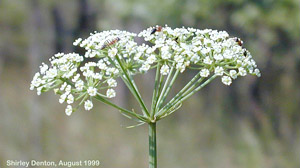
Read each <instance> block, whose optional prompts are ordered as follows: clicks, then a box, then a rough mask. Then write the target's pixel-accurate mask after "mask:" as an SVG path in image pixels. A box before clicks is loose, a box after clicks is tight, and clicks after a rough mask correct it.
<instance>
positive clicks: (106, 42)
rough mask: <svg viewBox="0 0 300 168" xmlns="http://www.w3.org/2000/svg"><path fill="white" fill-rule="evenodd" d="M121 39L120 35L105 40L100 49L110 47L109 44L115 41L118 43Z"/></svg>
mask: <svg viewBox="0 0 300 168" xmlns="http://www.w3.org/2000/svg"><path fill="white" fill-rule="evenodd" d="M120 40H121V39H120V38H119V37H116V38H114V39H112V40H107V41H105V42H104V44H103V45H102V46H101V48H100V50H103V49H104V48H106V47H108V46H111V45H113V44H115V43H117V42H118V41H120Z"/></svg>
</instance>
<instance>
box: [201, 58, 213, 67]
mask: <svg viewBox="0 0 300 168" xmlns="http://www.w3.org/2000/svg"><path fill="white" fill-rule="evenodd" d="M203 62H204V64H208V65H211V64H212V63H213V61H212V60H211V59H210V58H209V57H205V58H204V60H203Z"/></svg>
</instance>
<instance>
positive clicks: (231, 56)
mask: <svg viewBox="0 0 300 168" xmlns="http://www.w3.org/2000/svg"><path fill="white" fill-rule="evenodd" d="M136 36H138V37H142V38H144V40H145V41H147V42H149V45H146V44H141V45H138V44H137V43H136V42H135V41H134V38H135V37H136ZM73 44H74V45H75V46H80V47H83V48H85V50H86V52H85V55H84V56H80V55H79V54H76V53H70V54H63V53H58V54H56V55H55V56H53V57H52V58H51V59H50V63H51V65H50V66H48V65H46V64H44V63H42V65H41V67H40V72H37V73H36V74H35V76H34V77H33V80H32V82H31V87H30V88H31V89H34V88H36V89H37V93H38V95H40V94H41V92H46V91H49V90H51V89H54V92H55V93H56V94H58V95H60V98H59V102H60V103H64V102H66V103H67V104H68V105H67V107H66V109H65V113H66V114H67V115H68V116H69V115H71V114H72V112H74V111H76V110H77V109H78V107H79V106H80V105H82V104H84V108H85V110H91V109H92V108H93V100H94V99H96V100H99V101H101V102H103V103H105V104H108V105H110V106H113V107H115V108H117V109H118V110H119V111H120V112H121V114H123V115H124V116H126V117H128V118H130V119H133V120H135V121H138V122H139V124H138V125H141V124H144V123H147V124H149V152H150V157H149V167H150V168H154V167H157V156H156V122H157V121H159V120H161V119H163V118H164V117H167V116H168V115H170V114H172V113H173V112H175V111H176V110H177V109H179V108H180V106H181V104H182V103H183V101H184V100H186V99H187V98H189V97H190V96H192V95H193V94H194V93H195V92H197V91H199V90H200V89H201V88H203V87H204V86H206V85H207V84H208V83H210V82H211V81H212V80H213V79H215V78H217V77H218V76H220V78H221V81H222V83H224V84H225V85H230V84H231V83H232V81H233V80H234V79H236V78H237V77H238V76H245V75H247V74H252V75H256V76H258V77H259V76H260V71H259V69H257V65H256V63H255V61H254V60H253V59H252V56H251V54H250V53H249V51H247V50H246V49H245V48H243V46H242V41H241V40H240V39H239V38H235V37H229V35H228V33H227V32H225V31H216V30H211V29H205V30H199V29H194V28H176V29H171V28H170V27H168V26H165V27H161V26H156V27H150V28H148V29H146V30H144V31H142V32H140V33H139V34H138V35H137V34H134V33H130V32H126V31H119V30H112V31H103V32H100V33H97V32H95V33H93V34H91V35H90V37H88V38H87V39H84V40H83V39H81V38H79V39H77V40H76V41H75V42H74V43H73ZM151 69H155V70H156V75H155V86H154V89H153V97H152V103H151V107H150V108H148V107H147V106H146V105H145V103H144V101H143V99H142V96H141V94H140V92H139V90H138V88H137V86H136V84H135V81H134V78H133V76H134V75H136V74H141V73H142V74H143V73H147V72H148V71H149V70H151ZM186 69H190V70H193V71H195V72H196V74H195V76H194V77H193V78H192V79H191V80H190V81H189V82H188V83H187V84H186V85H185V86H184V87H183V88H182V89H181V90H180V91H179V92H178V93H177V94H176V95H175V96H174V97H173V98H172V99H171V100H169V101H167V96H168V94H169V92H170V90H171V88H172V86H173V84H174V82H175V80H176V78H177V76H178V75H179V74H182V73H184V72H185V70H186ZM117 78H121V79H122V80H123V81H124V83H125V84H126V86H127V87H128V89H129V90H130V92H131V93H132V95H133V96H134V97H135V99H136V100H137V102H138V103H139V105H140V113H137V112H136V111H135V110H127V109H125V108H122V107H120V106H118V105H116V104H114V103H112V102H111V101H109V99H110V98H113V97H115V96H116V92H115V90H114V88H115V87H116V86H117V80H116V79H117ZM75 102H78V103H76V104H77V105H74V104H75Z"/></svg>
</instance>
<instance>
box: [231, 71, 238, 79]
mask: <svg viewBox="0 0 300 168" xmlns="http://www.w3.org/2000/svg"><path fill="white" fill-rule="evenodd" d="M229 75H230V77H231V78H232V79H236V78H237V72H236V70H230V71H229Z"/></svg>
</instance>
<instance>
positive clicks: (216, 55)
mask: <svg viewBox="0 0 300 168" xmlns="http://www.w3.org/2000/svg"><path fill="white" fill-rule="evenodd" d="M214 59H215V60H217V61H222V60H223V56H222V55H221V54H215V55H214Z"/></svg>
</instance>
